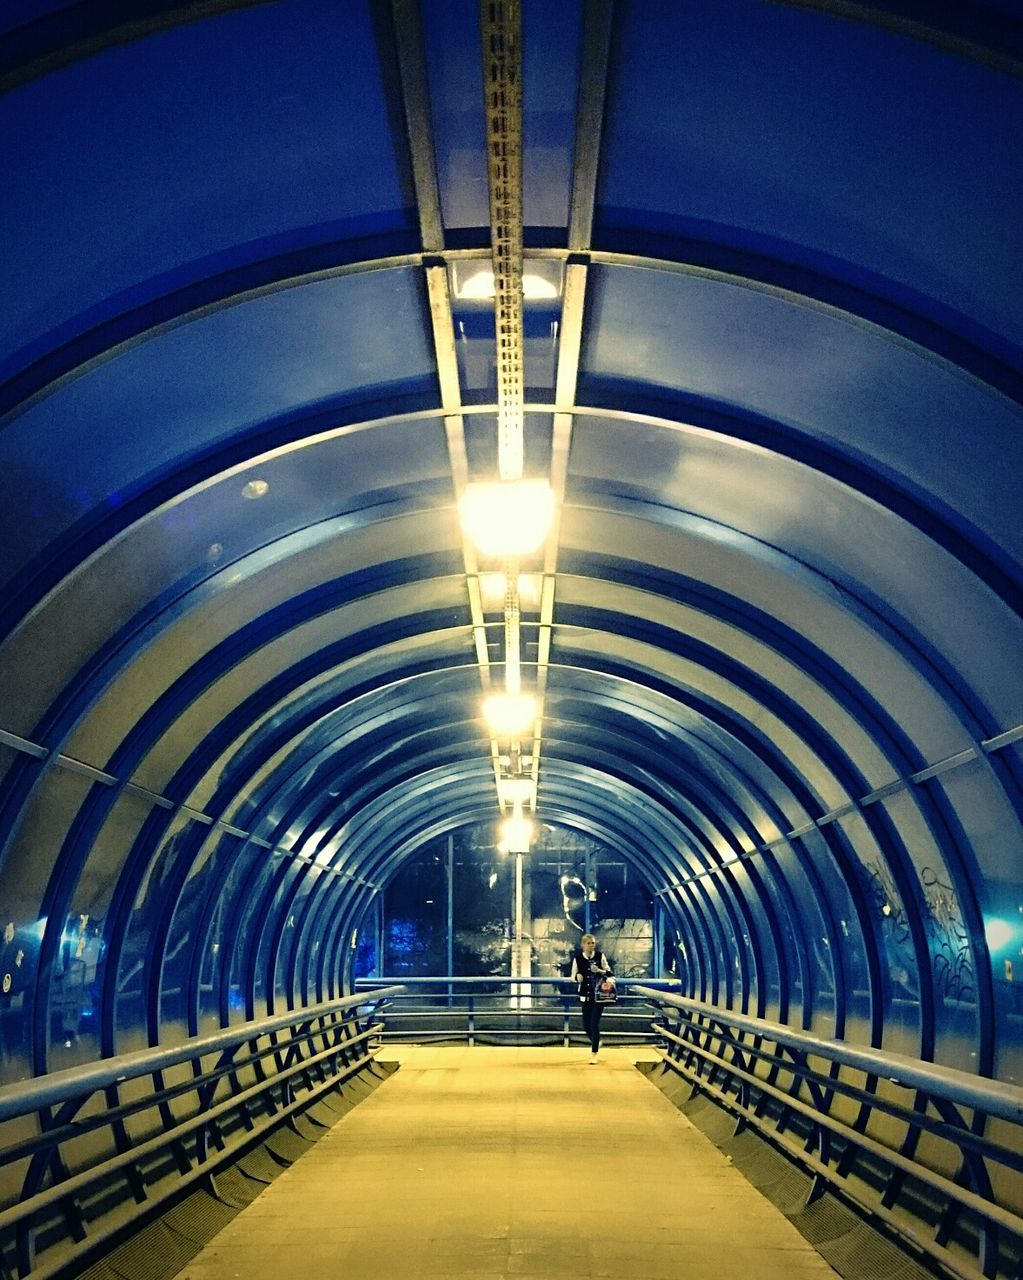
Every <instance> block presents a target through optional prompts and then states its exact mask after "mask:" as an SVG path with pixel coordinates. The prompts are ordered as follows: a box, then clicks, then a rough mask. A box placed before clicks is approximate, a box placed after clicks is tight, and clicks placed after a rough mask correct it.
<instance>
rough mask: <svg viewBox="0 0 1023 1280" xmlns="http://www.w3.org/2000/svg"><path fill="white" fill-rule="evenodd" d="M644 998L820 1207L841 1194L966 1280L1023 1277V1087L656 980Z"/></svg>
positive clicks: (677, 1070) (697, 1083) (677, 1053)
mask: <svg viewBox="0 0 1023 1280" xmlns="http://www.w3.org/2000/svg"><path fill="white" fill-rule="evenodd" d="M633 994H634V995H637V996H640V997H642V998H643V999H645V1000H646V1001H647V1002H648V1003H649V1004H651V1005H653V1006H655V1007H657V1008H658V1009H659V1010H660V1014H659V1018H658V1020H657V1021H656V1022H655V1023H654V1024H653V1025H654V1026H655V1028H656V1029H657V1031H658V1033H659V1036H660V1038H661V1041H662V1044H664V1045H666V1047H665V1048H660V1049H659V1052H660V1054H661V1056H662V1058H663V1059H664V1065H665V1069H666V1070H671V1071H672V1072H673V1073H674V1074H676V1075H678V1076H680V1077H682V1078H683V1079H684V1080H686V1081H687V1082H688V1084H689V1085H690V1086H691V1088H692V1090H693V1096H695V1095H697V1094H704V1095H706V1096H707V1097H708V1098H710V1099H711V1100H712V1101H714V1102H715V1103H716V1104H717V1105H719V1106H721V1107H722V1108H723V1109H724V1110H726V1111H727V1112H729V1113H731V1114H732V1115H733V1116H734V1117H735V1118H736V1128H735V1134H736V1135H738V1134H739V1133H741V1132H743V1130H744V1129H745V1128H747V1127H751V1128H753V1129H756V1130H757V1131H759V1132H760V1133H761V1134H762V1135H763V1137H764V1138H766V1140H767V1141H768V1142H770V1143H771V1144H773V1145H774V1146H775V1147H776V1148H777V1149H778V1150H780V1151H781V1152H783V1153H784V1154H785V1156H786V1157H787V1158H788V1159H790V1160H791V1161H792V1162H793V1163H795V1164H796V1165H798V1166H800V1167H802V1169H803V1170H804V1171H805V1173H806V1174H807V1175H808V1177H809V1179H810V1185H809V1190H808V1192H807V1201H806V1203H807V1205H809V1204H811V1203H812V1202H813V1201H814V1200H815V1199H817V1197H818V1196H820V1195H822V1194H823V1193H824V1192H825V1191H831V1192H833V1193H835V1194H837V1195H838V1196H839V1197H840V1198H844V1200H845V1201H846V1203H847V1204H850V1205H853V1206H855V1207H856V1209H857V1211H859V1212H861V1213H866V1215H867V1216H868V1219H869V1220H873V1221H874V1222H876V1223H880V1224H883V1225H884V1227H885V1228H887V1229H888V1230H890V1231H891V1232H892V1233H893V1234H894V1236H896V1237H899V1238H901V1239H902V1241H903V1243H904V1246H906V1247H909V1248H910V1249H911V1250H918V1251H920V1252H922V1253H923V1254H925V1255H926V1256H927V1257H928V1258H930V1259H932V1260H934V1261H937V1262H938V1263H939V1264H940V1266H941V1268H943V1269H944V1270H946V1271H948V1272H949V1273H951V1274H953V1275H957V1276H959V1277H962V1280H979V1278H980V1277H986V1278H993V1277H995V1276H997V1275H999V1274H1001V1271H1002V1270H1003V1269H1004V1268H1005V1267H1008V1268H1010V1269H1013V1270H1015V1269H1018V1261H1019V1249H1020V1248H1021V1247H1023V1213H1021V1209H1023V1204H1021V1203H1020V1201H1021V1196H1020V1192H1019V1182H1018V1175H1019V1173H1020V1172H1021V1171H1023V1155H1021V1152H1020V1141H1019V1139H1020V1128H1019V1126H1020V1123H1021V1120H1023V1089H1020V1088H1018V1087H1017V1086H1015V1085H1009V1084H1006V1083H1004V1082H1002V1081H998V1080H989V1079H987V1078H986V1077H981V1076H976V1075H972V1074H971V1073H969V1072H966V1071H960V1070H958V1069H955V1068H951V1067H944V1066H940V1065H938V1064H936V1063H931V1062H924V1061H921V1060H920V1059H916V1058H910V1057H908V1056H906V1055H904V1054H895V1053H888V1052H886V1051H884V1050H881V1049H874V1048H869V1047H859V1046H856V1045H851V1044H849V1043H847V1042H846V1041H842V1040H835V1039H827V1038H822V1037H820V1036H815V1035H813V1034H812V1033H811V1032H809V1031H802V1030H797V1029H794V1028H792V1027H788V1026H785V1025H783V1024H781V1023H777V1022H770V1021H768V1020H766V1019H762V1018H753V1017H750V1016H749V1015H747V1014H743V1013H734V1012H732V1011H731V1010H728V1009H721V1008H720V1007H718V1006H716V1005H709V1004H706V1003H704V1002H703V1001H699V1000H692V999H690V998H688V997H685V996H680V995H674V994H672V993H668V992H664V991H656V990H654V989H653V988H651V987H649V986H644V985H640V986H639V987H637V988H635V989H634V992H633ZM881 1082H886V1083H887V1084H889V1085H892V1086H894V1089H891V1088H880V1089H879V1084H880V1083H881ZM907 1094H908V1096H907ZM838 1098H844V1099H845V1100H846V1101H847V1102H851V1103H852V1104H853V1105H854V1106H855V1108H856V1116H855V1120H853V1119H852V1116H851V1114H850V1113H846V1114H843V1112H842V1111H841V1110H836V1108H835V1102H836V1099H838ZM991 1120H994V1121H995V1122H997V1123H998V1125H1000V1126H1002V1127H1001V1128H997V1127H996V1128H994V1129H993V1130H992V1131H991V1132H989V1130H988V1122H989V1121H991ZM925 1137H926V1139H927V1142H926V1143H922V1142H921V1139H923V1138H925ZM928 1143H930V1146H928ZM935 1144H937V1145H935ZM1002 1175H1007V1177H1003V1176H1002ZM1014 1179H1015V1180H1014ZM909 1188H915V1190H912V1191H910V1190H909ZM923 1205H928V1206H929V1208H928V1209H927V1210H926V1211H925V1210H924V1209H923V1208H922V1206H923ZM932 1219H933V1220H932ZM967 1224H968V1225H967ZM959 1227H963V1232H962V1233H961V1234H959V1235H957V1228H959ZM1008 1240H1014V1241H1015V1242H1016V1244H1015V1245H1011V1246H1010V1245H1008V1244H1006V1241H1008ZM964 1250H965V1256H964ZM1003 1251H1004V1256H1003ZM967 1258H968V1259H969V1260H967Z"/></svg>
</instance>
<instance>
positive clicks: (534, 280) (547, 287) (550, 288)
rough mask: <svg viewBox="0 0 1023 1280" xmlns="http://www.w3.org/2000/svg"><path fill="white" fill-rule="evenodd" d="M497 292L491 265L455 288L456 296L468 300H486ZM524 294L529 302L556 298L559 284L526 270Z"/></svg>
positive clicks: (523, 280) (523, 276)
mask: <svg viewBox="0 0 1023 1280" xmlns="http://www.w3.org/2000/svg"><path fill="white" fill-rule="evenodd" d="M496 292H497V290H496V288H495V286H494V273H493V271H491V269H490V268H489V267H482V268H481V269H480V270H479V271H474V272H473V273H472V275H471V276H468V277H466V279H464V280H463V281H461V283H460V284H459V286H458V288H457V289H456V290H455V297H456V298H461V299H463V300H464V301H466V302H485V301H486V300H487V299H488V298H493V297H494V295H495V294H496ZM522 296H523V298H525V300H526V301H527V302H542V301H543V300H544V299H546V298H556V297H557V296H558V286H557V285H556V284H555V283H554V282H553V280H546V279H544V277H543V276H540V275H537V274H536V273H535V272H533V271H525V272H523V275H522Z"/></svg>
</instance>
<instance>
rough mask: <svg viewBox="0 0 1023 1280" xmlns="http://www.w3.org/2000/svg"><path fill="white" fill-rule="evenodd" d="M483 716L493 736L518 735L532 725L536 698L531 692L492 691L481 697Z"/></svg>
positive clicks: (534, 717)
mask: <svg viewBox="0 0 1023 1280" xmlns="http://www.w3.org/2000/svg"><path fill="white" fill-rule="evenodd" d="M483 716H484V719H485V720H486V722H487V724H488V725H489V726H490V731H491V733H493V734H494V735H495V736H499V737H509V738H515V737H518V736H519V735H520V734H523V733H527V732H528V731H529V730H530V729H532V727H533V724H534V722H535V720H536V698H534V697H533V695H532V694H531V693H492V694H490V695H489V696H488V697H486V698H484V699H483Z"/></svg>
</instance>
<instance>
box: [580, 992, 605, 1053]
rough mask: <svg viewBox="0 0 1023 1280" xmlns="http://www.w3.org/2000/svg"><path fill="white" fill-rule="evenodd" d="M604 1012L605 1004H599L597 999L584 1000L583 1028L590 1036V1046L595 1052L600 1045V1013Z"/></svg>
mask: <svg viewBox="0 0 1023 1280" xmlns="http://www.w3.org/2000/svg"><path fill="white" fill-rule="evenodd" d="M603 1012H604V1006H603V1005H602V1004H597V1003H596V1001H595V1000H584V1001H583V1030H584V1031H585V1032H586V1034H587V1036H588V1037H589V1040H590V1048H591V1049H592V1050H593V1052H594V1053H596V1052H597V1050H598V1048H599V1047H600V1015H601V1014H602V1013H603Z"/></svg>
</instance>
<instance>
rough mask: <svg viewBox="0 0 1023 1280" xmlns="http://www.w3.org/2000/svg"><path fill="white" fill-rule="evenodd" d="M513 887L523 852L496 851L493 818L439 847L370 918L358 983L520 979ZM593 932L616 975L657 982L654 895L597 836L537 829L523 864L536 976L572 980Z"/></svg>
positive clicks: (406, 870) (527, 937) (429, 850)
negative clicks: (583, 941)
mask: <svg viewBox="0 0 1023 1280" xmlns="http://www.w3.org/2000/svg"><path fill="white" fill-rule="evenodd" d="M515 881H516V875H515V857H514V856H513V855H508V854H503V853H501V852H500V851H499V850H498V848H497V833H496V823H480V824H477V825H475V826H470V827H463V828H461V829H460V830H458V831H455V832H452V833H451V834H450V835H448V836H444V837H441V838H439V839H437V840H434V841H432V842H431V843H430V844H428V845H426V846H425V847H424V848H423V849H422V850H421V851H420V852H419V853H418V854H417V855H416V857H415V858H413V859H412V860H411V861H410V862H408V863H406V864H405V865H404V866H403V867H402V869H401V870H400V871H399V872H398V874H397V875H396V876H395V877H394V879H393V880H392V881H391V882H390V884H389V885H388V886H387V888H386V889H385V891H384V893H383V895H382V899H381V900H378V903H379V905H378V906H376V907H375V908H374V910H373V911H371V912H370V913H369V914H368V915H367V917H366V919H365V920H364V921H363V924H362V929H361V933H360V936H359V940H358V959H357V966H356V967H357V976H360V977H362V976H377V977H393V978H402V977H431V976H436V975H439V974H454V975H458V976H463V977H483V976H500V977H511V976H513V975H512V952H513V945H514V941H515V920H516V903H515V892H516V886H515ZM585 932H590V933H594V934H596V936H597V937H598V938H599V940H600V945H601V947H602V949H603V950H604V951H605V953H606V954H607V956H608V957H609V959H610V960H611V963H612V965H613V966H614V969H615V972H616V973H617V974H618V975H619V976H620V977H653V976H657V974H658V970H659V965H658V964H657V963H655V959H654V905H653V898H652V895H651V892H650V889H649V887H648V886H647V885H646V884H645V883H644V882H643V881H642V880H641V879H640V877H639V875H638V874H637V872H636V871H635V869H634V867H632V866H631V865H630V864H629V863H628V862H627V861H626V859H625V858H624V857H623V856H622V855H621V854H620V853H619V852H618V851H617V850H616V849H613V848H611V847H609V846H607V845H604V844H601V843H600V842H599V841H597V840H594V839H592V838H591V837H589V836H585V835H583V834H581V833H579V832H576V831H573V830H571V829H569V828H567V827H557V826H551V825H549V824H546V823H545V824H541V825H540V826H539V828H538V832H537V837H536V839H535V841H534V843H533V847H532V851H531V852H530V853H529V854H528V855H525V856H524V858H523V874H522V935H523V942H524V943H527V944H528V964H529V974H530V975H532V976H533V977H540V978H547V977H560V976H564V975H566V974H567V973H568V971H569V968H570V966H571V960H572V952H573V951H574V950H575V948H576V947H577V945H578V942H579V938H580V937H581V936H582V934H583V933H585ZM526 950H527V948H525V947H524V948H523V954H524V956H525V954H526Z"/></svg>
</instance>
